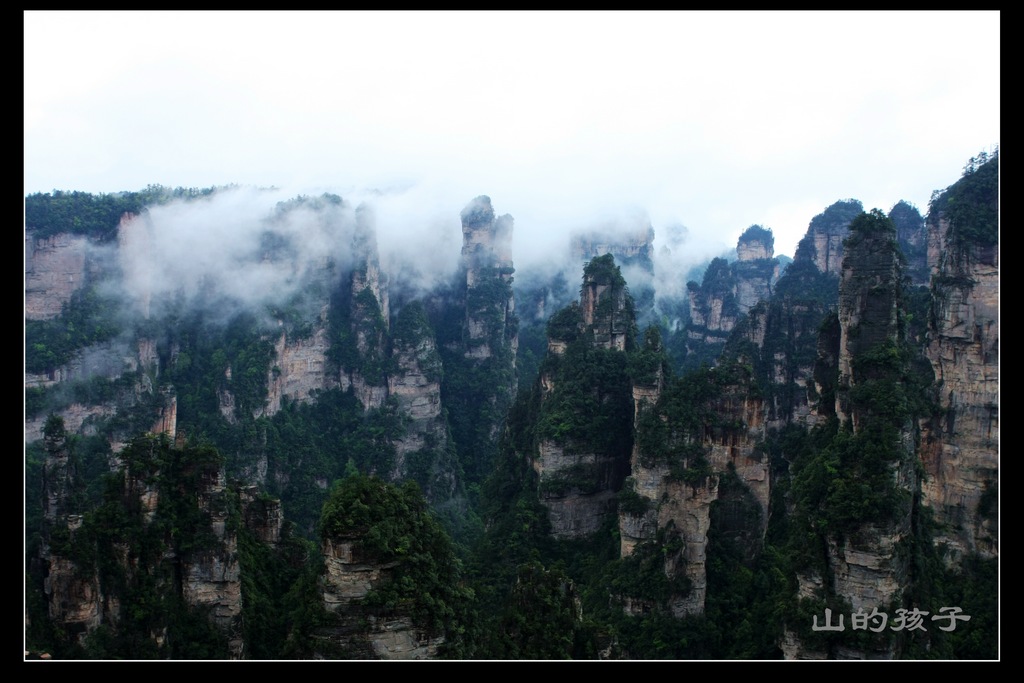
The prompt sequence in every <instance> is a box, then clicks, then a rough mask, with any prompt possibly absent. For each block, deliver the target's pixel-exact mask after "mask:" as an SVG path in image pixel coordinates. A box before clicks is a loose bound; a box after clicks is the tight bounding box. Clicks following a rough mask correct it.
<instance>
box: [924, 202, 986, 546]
mask: <svg viewBox="0 0 1024 683" xmlns="http://www.w3.org/2000/svg"><path fill="white" fill-rule="evenodd" d="M950 233H951V227H950V224H949V221H948V219H946V218H945V217H944V216H941V215H940V216H938V217H932V216H929V263H930V265H931V267H932V272H933V274H934V276H933V279H932V282H933V284H932V295H933V301H934V302H935V303H934V309H933V310H934V312H935V314H934V322H933V324H932V326H931V327H930V329H929V338H930V342H929V344H928V348H927V350H926V355H927V357H928V360H929V361H930V362H931V365H932V369H933V371H934V373H935V381H936V383H937V384H938V385H939V395H938V399H939V403H940V406H941V407H942V409H943V412H944V414H945V417H944V419H941V420H931V421H928V422H927V423H926V424H924V425H922V429H923V435H924V438H923V439H922V446H921V452H922V462H923V463H924V467H925V473H926V476H925V480H924V483H923V485H922V492H923V494H924V499H925V502H926V504H927V505H929V506H930V507H931V508H932V510H933V511H934V513H935V515H936V517H937V521H939V522H940V524H941V525H942V529H943V531H942V533H941V534H940V536H939V538H938V539H937V542H940V543H946V544H948V546H949V548H950V549H951V550H952V553H951V558H950V559H951V560H952V561H953V562H954V563H956V562H959V558H960V557H962V556H963V555H964V554H968V553H978V554H980V555H981V556H982V557H996V556H997V555H998V552H999V549H998V539H999V529H998V526H997V514H996V511H995V506H994V501H995V500H996V495H995V494H996V488H995V487H996V483H997V481H998V471H999V249H998V245H997V246H994V247H984V246H960V247H957V246H956V245H954V244H952V240H951V234H950ZM933 245H945V246H944V247H940V246H935V247H934V248H933ZM933 259H934V260H933Z"/></svg>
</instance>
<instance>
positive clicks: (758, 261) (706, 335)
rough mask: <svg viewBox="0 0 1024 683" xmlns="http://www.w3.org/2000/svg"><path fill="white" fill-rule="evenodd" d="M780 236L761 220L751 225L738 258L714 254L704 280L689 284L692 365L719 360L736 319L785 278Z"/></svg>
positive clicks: (740, 244)
mask: <svg viewBox="0 0 1024 683" xmlns="http://www.w3.org/2000/svg"><path fill="white" fill-rule="evenodd" d="M774 244H775V238H774V237H773V236H772V233H771V231H770V230H766V229H764V228H762V227H761V226H759V225H752V226H750V227H749V228H747V230H746V231H744V233H743V234H742V235H740V238H739V241H738V242H737V245H736V252H737V254H738V260H737V261H736V262H735V263H731V264H730V263H728V262H726V261H725V259H714V260H713V261H712V262H711V264H710V265H709V266H708V269H707V270H706V271H705V273H704V279H703V281H702V283H701V284H700V285H698V284H697V283H695V282H691V283H689V284H688V285H687V294H688V296H689V304H690V325H689V327H688V328H687V331H686V335H687V342H686V348H687V354H688V359H687V366H688V367H692V368H696V367H698V366H699V365H700V363H701V362H708V361H713V359H714V358H716V357H717V356H718V354H719V353H720V352H721V350H722V347H723V345H724V344H725V342H726V341H727V340H728V338H729V334H730V333H731V332H732V330H733V329H734V328H735V327H736V324H737V323H738V322H739V321H740V320H741V319H742V318H743V316H745V315H747V313H748V312H749V311H750V309H752V308H753V307H754V306H756V305H757V304H758V302H760V301H767V300H768V299H769V298H770V297H771V294H772V287H773V285H774V284H775V282H776V280H778V279H779V262H778V259H776V258H774V256H773V254H774Z"/></svg>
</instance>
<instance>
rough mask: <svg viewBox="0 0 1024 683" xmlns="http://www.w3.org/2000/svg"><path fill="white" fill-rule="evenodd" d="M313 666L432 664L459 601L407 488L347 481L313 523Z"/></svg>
mask: <svg viewBox="0 0 1024 683" xmlns="http://www.w3.org/2000/svg"><path fill="white" fill-rule="evenodd" d="M321 547H322V552H323V557H324V568H323V571H322V572H321V574H320V577H319V581H318V584H317V585H318V592H319V595H320V596H321V600H322V604H323V607H324V610H325V617H324V618H323V619H321V620H319V623H318V625H317V626H316V628H314V629H313V631H312V633H311V634H310V635H311V636H312V648H313V651H314V656H316V657H317V658H341V659H432V658H434V657H436V656H437V655H438V651H439V648H440V647H441V646H442V645H443V644H444V642H445V635H446V632H447V630H448V629H454V628H456V624H455V622H454V619H453V616H454V613H453V609H452V608H453V606H454V604H455V602H456V601H459V600H464V599H466V597H467V596H466V594H465V593H464V591H463V590H462V589H461V588H459V586H458V585H457V584H458V582H459V575H458V563H457V561H456V560H455V555H454V551H453V550H452V547H451V544H450V541H449V540H448V537H447V535H446V534H445V533H444V532H443V531H442V530H441V528H440V526H439V525H438V524H437V522H436V521H434V520H433V518H432V517H431V516H430V514H429V513H428V511H427V506H426V500H425V499H424V498H423V495H422V494H421V493H420V491H419V489H418V488H417V487H415V486H411V485H408V484H406V485H402V486H400V487H399V486H396V485H393V484H388V483H386V482H383V481H381V480H380V479H377V478H372V477H365V476H362V475H359V474H356V473H351V474H350V475H349V476H347V477H345V478H344V479H341V480H339V481H338V482H337V483H336V484H335V486H334V488H333V490H332V491H331V495H330V497H329V498H328V501H327V503H326V504H325V505H324V514H323V517H322V518H321Z"/></svg>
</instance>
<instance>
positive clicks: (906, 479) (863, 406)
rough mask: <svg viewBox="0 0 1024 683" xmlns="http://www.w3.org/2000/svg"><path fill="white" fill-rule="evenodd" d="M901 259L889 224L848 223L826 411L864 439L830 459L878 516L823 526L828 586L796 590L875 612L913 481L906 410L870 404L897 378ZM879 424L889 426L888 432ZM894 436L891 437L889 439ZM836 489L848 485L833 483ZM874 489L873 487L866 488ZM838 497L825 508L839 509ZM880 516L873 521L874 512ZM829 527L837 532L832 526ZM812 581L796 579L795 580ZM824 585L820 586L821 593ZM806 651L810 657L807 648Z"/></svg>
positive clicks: (869, 654)
mask: <svg viewBox="0 0 1024 683" xmlns="http://www.w3.org/2000/svg"><path fill="white" fill-rule="evenodd" d="M902 282H903V274H902V270H901V256H900V253H899V248H898V245H897V241H896V230H895V226H894V225H893V224H892V222H891V221H890V220H889V219H888V218H886V217H885V216H884V215H883V214H881V212H879V211H877V210H875V211H872V212H871V213H870V214H862V215H861V216H860V217H858V218H856V219H855V220H854V222H853V223H851V225H850V237H849V239H848V240H847V242H846V254H845V257H844V259H843V268H842V280H841V282H840V286H839V313H838V322H839V336H840V339H839V345H838V354H837V363H838V384H837V389H836V398H835V412H836V415H837V416H838V417H839V418H840V420H841V421H843V422H845V421H847V420H849V422H850V423H852V426H853V432H852V433H853V435H854V436H853V437H851V438H856V437H857V436H858V435H860V436H862V437H863V436H865V435H867V437H868V440H864V441H861V442H859V443H858V447H856V448H854V449H853V452H852V453H850V454H848V455H846V456H840V457H841V458H844V460H843V462H842V466H843V470H844V471H843V472H841V473H839V475H838V476H839V477H840V478H841V477H849V476H851V473H853V474H854V475H855V476H856V477H857V478H867V477H870V478H871V479H870V481H871V482H872V484H871V485H872V486H873V487H876V488H877V489H878V493H879V495H884V496H885V497H884V499H882V500H883V507H882V508H881V509H885V510H887V511H886V512H884V513H882V512H879V513H873V514H874V515H875V516H872V517H865V516H864V515H865V514H866V513H863V512H862V513H860V515H859V516H855V517H851V518H844V521H843V522H842V523H841V524H842V526H838V525H839V524H840V523H839V522H836V523H835V525H834V526H830V527H829V530H828V531H825V532H824V537H825V538H824V540H825V542H826V546H827V551H826V557H825V563H826V564H827V567H828V571H827V575H828V576H829V577H830V579H831V585H829V586H826V585H825V584H822V585H821V586H818V585H815V586H813V587H812V586H807V585H803V586H801V591H803V592H807V593H810V594H812V595H814V596H815V597H817V598H820V599H822V600H824V599H825V598H826V597H828V596H829V595H831V596H835V597H836V598H838V599H840V600H841V601H842V602H843V603H845V604H850V605H852V609H853V610H854V611H857V610H860V609H862V608H863V609H864V610H866V611H869V612H870V611H871V610H872V609H874V608H884V606H885V605H888V604H890V603H891V601H893V600H895V599H898V598H899V597H900V596H901V595H902V592H903V590H904V589H905V588H906V587H907V586H908V585H909V576H910V566H909V560H908V558H907V556H906V553H905V552H902V551H901V547H900V546H901V544H902V541H903V540H904V539H905V538H907V537H909V536H910V535H911V533H912V532H911V523H912V505H911V501H912V499H913V495H914V493H915V492H916V491H917V490H918V487H919V482H918V477H917V472H916V463H915V452H914V449H915V435H914V430H913V425H912V421H911V420H910V415H909V413H900V412H899V410H898V409H896V408H893V407H891V406H888V405H886V404H884V403H880V401H884V400H885V399H886V397H888V396H891V395H892V394H893V392H894V391H896V390H897V388H898V385H899V384H900V383H901V374H900V373H901V372H902V370H901V367H900V365H899V361H898V360H896V359H898V358H900V349H902V348H904V346H905V340H904V338H903V328H904V324H903V319H902V316H903V313H902V307H901V289H902ZM883 427H888V428H891V429H890V430H889V431H886V430H884V429H883ZM894 435H895V437H896V438H898V439H899V440H898V443H892V441H891V440H892V439H893V438H894ZM868 446H870V447H872V448H875V449H878V452H881V453H884V455H882V456H879V460H878V462H877V463H876V462H875V461H873V460H869V459H868V458H867V457H866V454H865V452H863V451H864V450H865V448H866V447H868ZM835 486H836V490H842V489H843V488H844V487H845V486H848V484H846V483H845V482H843V481H842V479H840V481H838V482H837V483H836V484H835ZM873 493H874V492H873ZM840 500H841V499H839V498H836V499H834V500H831V501H829V502H827V503H826V505H830V506H831V505H839V504H840ZM879 515H880V518H876V517H877V516H879ZM837 526H838V529H837V528H836V527H837ZM808 580H813V581H814V582H815V583H816V579H815V577H813V576H809V575H804V576H800V575H798V581H803V582H806V581H808ZM826 588H827V590H826ZM797 640H798V639H797V638H795V636H793V635H789V636H787V643H788V645H787V647H789V648H790V651H789V652H790V654H792V655H793V656H794V657H797V658H801V657H803V656H804V655H803V653H802V651H801V648H799V647H794V644H795V642H796V641H797ZM894 647H895V646H893V645H890V646H881V647H880V649H876V650H861V649H857V648H850V647H845V649H844V650H843V652H842V653H840V652H838V651H833V652H831V653H830V654H831V656H834V657H839V656H842V657H843V658H857V659H868V658H871V659H874V658H892V657H893V656H894V655H895V650H894ZM811 656H815V657H816V656H817V653H815V652H812V653H811Z"/></svg>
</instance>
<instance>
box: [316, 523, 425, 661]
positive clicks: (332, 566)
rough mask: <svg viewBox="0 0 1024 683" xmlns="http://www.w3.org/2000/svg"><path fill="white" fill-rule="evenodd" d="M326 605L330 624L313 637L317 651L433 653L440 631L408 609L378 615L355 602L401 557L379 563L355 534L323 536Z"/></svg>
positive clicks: (364, 655)
mask: <svg viewBox="0 0 1024 683" xmlns="http://www.w3.org/2000/svg"><path fill="white" fill-rule="evenodd" d="M323 555H324V565H325V571H324V575H323V578H322V583H321V587H322V591H323V601H324V607H325V609H326V610H327V613H328V614H329V615H330V616H331V622H332V624H331V626H330V627H328V628H324V629H321V630H320V631H319V632H318V633H317V634H316V637H317V638H318V640H321V641H322V645H321V646H320V651H321V655H322V656H324V657H326V658H334V657H335V656H337V655H338V654H341V655H342V656H344V657H345V658H351V659H434V658H436V657H437V652H438V648H439V647H440V646H441V645H442V644H443V643H444V638H443V637H439V636H438V637H431V636H429V635H428V634H427V633H425V632H424V631H423V630H422V629H418V628H416V627H415V626H414V624H413V622H412V618H411V617H410V616H409V615H407V614H402V615H390V616H379V615H375V614H372V613H368V612H366V611H365V610H361V609H359V608H358V605H359V603H360V601H362V600H364V599H366V597H367V596H368V595H369V594H370V592H371V591H372V590H373V588H374V587H375V586H379V585H380V584H382V583H384V582H387V581H391V580H393V579H394V577H393V574H394V570H395V568H396V567H397V566H398V565H399V562H397V561H393V562H387V563H379V562H375V561H373V560H372V559H369V558H367V557H365V556H362V555H361V547H360V543H359V538H358V537H355V538H338V539H327V540H325V542H324V546H323Z"/></svg>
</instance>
